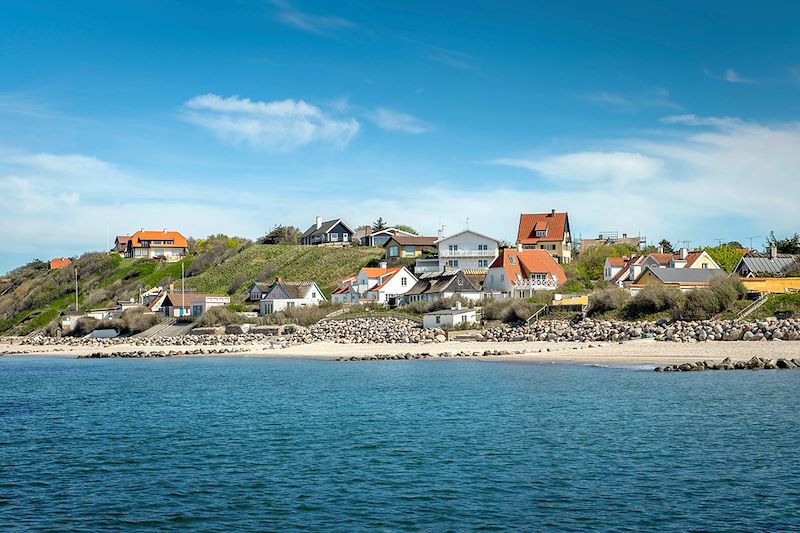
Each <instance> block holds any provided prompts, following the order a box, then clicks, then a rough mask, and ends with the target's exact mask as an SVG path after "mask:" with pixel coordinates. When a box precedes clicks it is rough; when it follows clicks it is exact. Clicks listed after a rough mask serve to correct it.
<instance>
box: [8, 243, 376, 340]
mask: <svg viewBox="0 0 800 533" xmlns="http://www.w3.org/2000/svg"><path fill="white" fill-rule="evenodd" d="M382 256H383V249H382V248H359V247H354V248H327V247H315V246H290V245H262V244H249V243H242V242H239V241H235V240H231V241H223V242H222V243H219V242H217V243H216V244H215V245H214V246H207V247H205V248H204V249H200V250H198V251H197V252H196V253H194V254H192V255H190V256H188V257H186V258H185V259H183V260H182V261H179V262H176V263H163V262H158V261H151V260H135V259H123V258H121V257H119V256H118V255H116V254H106V253H94V252H93V253H87V254H84V255H82V256H81V257H80V258H78V259H77V260H76V261H75V262H74V265H75V266H76V267H77V269H78V272H79V278H78V294H79V304H80V308H81V309H90V308H97V307H104V306H106V305H114V304H115V302H116V300H121V299H129V298H137V297H138V296H139V290H140V289H142V290H146V289H149V288H151V287H155V286H159V285H161V286H167V285H168V284H169V283H175V284H176V286H177V285H178V284H179V283H180V278H181V267H182V266H183V267H184V269H185V271H186V275H187V277H186V287H187V288H193V289H196V290H197V291H202V292H212V293H219V294H229V295H230V296H231V302H235V303H240V302H242V301H243V300H244V298H245V296H246V295H245V294H244V291H245V290H246V289H247V286H248V285H249V284H250V283H251V282H253V281H254V280H258V281H266V282H268V281H272V280H274V279H275V278H276V277H278V276H280V277H282V278H283V279H286V280H313V281H316V282H317V283H319V285H320V288H321V289H322V290H323V291H324V292H325V293H326V294H327V295H330V292H331V290H333V289H334V288H335V287H336V285H337V282H338V280H339V279H341V278H342V277H344V276H346V275H348V274H352V273H355V272H357V271H358V270H359V269H360V268H361V267H363V266H364V265H366V264H367V263H368V262H370V261H373V260H377V259H379V258H380V257H382ZM74 275H75V270H74V268H72V267H68V268H65V269H61V270H49V268H48V265H47V264H46V263H44V262H42V261H33V262H31V263H29V264H27V265H25V266H23V267H20V268H18V269H16V270H14V271H12V272H10V273H9V274H7V275H6V276H4V277H3V278H0V335H27V334H29V333H31V332H33V331H37V330H41V329H44V328H46V327H47V326H48V325H50V324H51V323H53V322H54V321H55V320H57V319H58V317H59V315H60V314H61V313H62V312H63V311H66V310H68V309H70V308H71V306H74V303H75V296H74V290H75V278H74Z"/></svg>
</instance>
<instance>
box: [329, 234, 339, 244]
mask: <svg viewBox="0 0 800 533" xmlns="http://www.w3.org/2000/svg"><path fill="white" fill-rule="evenodd" d="M330 235H331V242H336V241H338V240H339V234H338V233H331V234H330Z"/></svg>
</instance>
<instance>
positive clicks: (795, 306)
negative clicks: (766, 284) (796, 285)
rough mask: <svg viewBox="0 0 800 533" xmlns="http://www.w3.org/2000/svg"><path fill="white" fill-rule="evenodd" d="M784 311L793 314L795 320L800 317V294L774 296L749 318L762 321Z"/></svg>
mask: <svg viewBox="0 0 800 533" xmlns="http://www.w3.org/2000/svg"><path fill="white" fill-rule="evenodd" d="M782 311H789V312H791V313H793V315H792V316H793V317H795V318H797V317H800V294H774V295H772V296H770V297H769V299H768V300H767V301H766V302H764V305H762V306H761V307H759V308H758V309H756V310H755V311H753V313H752V314H751V315H749V316H748V317H747V318H748V320H761V319H764V318H769V317H771V316H775V313H778V312H782Z"/></svg>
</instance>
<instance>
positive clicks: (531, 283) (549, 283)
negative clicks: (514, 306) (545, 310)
mask: <svg viewBox="0 0 800 533" xmlns="http://www.w3.org/2000/svg"><path fill="white" fill-rule="evenodd" d="M557 288H558V281H557V280H554V279H547V280H531V279H523V280H518V281H516V282H514V289H516V290H520V291H554V290H556V289H557Z"/></svg>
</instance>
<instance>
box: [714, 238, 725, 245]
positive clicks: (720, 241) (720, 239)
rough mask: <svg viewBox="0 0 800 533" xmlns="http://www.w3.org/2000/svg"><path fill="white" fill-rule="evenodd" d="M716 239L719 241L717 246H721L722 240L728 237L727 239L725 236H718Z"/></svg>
mask: <svg viewBox="0 0 800 533" xmlns="http://www.w3.org/2000/svg"><path fill="white" fill-rule="evenodd" d="M714 240H715V241H717V246H718V247H719V246H722V241H727V240H728V239H725V238H724V237H723V238H719V237H717V238H716V239H714Z"/></svg>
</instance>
